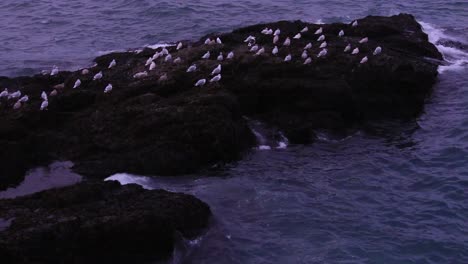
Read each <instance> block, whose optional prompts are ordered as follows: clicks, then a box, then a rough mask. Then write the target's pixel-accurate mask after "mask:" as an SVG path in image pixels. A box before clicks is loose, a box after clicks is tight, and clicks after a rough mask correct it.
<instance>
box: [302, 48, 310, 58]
mask: <svg viewBox="0 0 468 264" xmlns="http://www.w3.org/2000/svg"><path fill="white" fill-rule="evenodd" d="M307 57H309V55H308V54H307V50H304V51H303V52H302V55H301V58H303V59H307Z"/></svg>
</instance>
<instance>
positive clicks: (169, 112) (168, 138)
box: [0, 14, 442, 187]
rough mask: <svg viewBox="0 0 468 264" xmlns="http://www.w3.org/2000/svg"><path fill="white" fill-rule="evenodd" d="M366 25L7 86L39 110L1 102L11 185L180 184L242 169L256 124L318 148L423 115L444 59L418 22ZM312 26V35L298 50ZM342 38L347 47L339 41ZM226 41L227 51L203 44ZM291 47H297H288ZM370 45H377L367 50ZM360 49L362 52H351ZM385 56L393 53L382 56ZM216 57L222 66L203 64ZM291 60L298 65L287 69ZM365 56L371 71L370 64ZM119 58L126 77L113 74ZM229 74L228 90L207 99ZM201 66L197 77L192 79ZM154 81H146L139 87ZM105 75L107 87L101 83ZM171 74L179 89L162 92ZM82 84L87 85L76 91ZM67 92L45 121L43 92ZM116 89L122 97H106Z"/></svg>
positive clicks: (231, 36)
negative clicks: (123, 175) (44, 178)
mask: <svg viewBox="0 0 468 264" xmlns="http://www.w3.org/2000/svg"><path fill="white" fill-rule="evenodd" d="M358 23H359V26H357V27H351V25H347V24H339V23H337V24H330V25H313V24H307V23H304V22H301V21H296V22H286V21H281V22H277V23H272V24H263V25H255V26H251V27H246V28H242V29H237V30H235V31H233V32H232V33H227V34H212V35H209V36H206V37H204V38H202V39H201V40H200V41H198V42H195V43H191V42H184V48H183V49H181V50H179V51H177V50H176V49H175V47H170V48H168V49H169V51H170V53H171V54H172V57H173V58H174V59H175V58H177V57H180V58H181V59H182V62H181V63H179V64H175V63H172V62H164V59H163V58H159V59H157V60H156V65H157V66H156V69H155V70H153V71H148V67H145V62H146V60H147V59H148V57H151V56H152V55H153V54H154V52H155V51H154V50H152V49H144V50H143V51H142V52H141V53H138V54H137V53H135V52H127V53H114V54H108V55H105V56H101V57H99V58H97V59H96V63H97V66H96V67H94V68H91V69H90V74H88V75H82V74H81V71H77V72H61V73H59V74H58V76H52V77H51V76H42V75H38V76H33V77H20V78H14V79H8V78H1V79H0V87H8V88H10V91H11V90H13V91H14V90H16V89H20V90H21V91H23V93H26V94H28V95H29V97H30V102H28V103H26V104H25V105H23V107H22V108H21V109H20V110H13V109H12V106H13V104H14V101H9V102H6V101H4V100H3V99H2V101H1V105H0V148H1V149H2V152H1V153H0V175H1V176H2V177H1V180H0V186H3V187H4V186H6V185H7V184H9V183H13V182H17V181H18V180H19V179H20V178H21V177H22V175H24V171H25V170H26V169H28V168H30V167H31V166H33V165H38V164H42V163H45V162H49V161H51V160H57V159H65V160H72V161H73V162H75V164H76V167H75V171H77V172H80V173H82V174H84V175H87V176H97V177H104V176H108V175H110V174H112V173H115V172H122V171H126V172H133V173H140V174H163V175H176V174H182V173H189V172H194V171H196V170H199V169H201V168H204V167H207V166H209V165H211V164H214V163H217V162H229V161H232V160H236V159H239V158H240V157H241V156H242V153H243V152H244V151H246V150H248V149H249V148H250V147H252V146H253V145H254V143H255V140H254V136H253V135H252V133H251V131H250V130H249V128H248V126H247V124H246V121H245V119H244V118H242V116H244V115H245V116H249V117H252V118H255V119H259V120H262V121H265V122H267V123H269V124H271V125H272V126H275V127H278V128H279V129H281V130H282V131H283V132H284V133H285V135H286V136H287V137H288V138H289V139H290V141H291V142H292V143H309V142H312V141H313V139H314V132H313V131H314V129H317V128H324V129H331V130H336V131H342V130H344V129H346V128H349V127H355V126H359V125H360V124H362V123H363V122H367V121H370V120H375V119H384V118H413V117H415V116H417V115H418V114H420V113H421V111H422V110H423V106H424V100H425V98H426V97H427V96H428V95H429V94H430V91H431V87H432V84H433V83H434V82H435V80H436V77H437V61H438V60H441V59H442V56H441V54H440V53H439V52H438V51H437V49H436V48H435V47H434V46H433V45H432V44H431V43H429V42H428V37H427V35H426V34H425V33H424V32H422V30H421V26H420V25H419V24H418V23H417V22H416V21H415V19H414V17H412V16H411V15H404V14H402V15H398V16H393V17H366V18H364V19H360V20H358ZM305 26H308V27H309V31H308V32H307V33H304V34H302V38H301V39H300V40H295V39H292V37H293V36H294V35H295V34H296V33H298V32H299V31H300V30H301V29H302V28H304V27H305ZM265 27H268V28H272V29H273V30H275V29H276V28H280V29H281V35H280V40H279V42H278V47H279V54H278V55H277V56H273V55H271V50H272V49H273V43H272V39H273V36H272V35H263V34H261V33H260V31H261V30H262V29H263V28H265ZM319 27H323V34H324V35H325V37H326V41H327V43H328V47H327V49H328V54H327V55H326V56H325V57H323V58H317V54H318V53H319V51H320V49H319V45H320V42H317V38H318V37H319V35H314V32H315V31H316V30H317V29H318V28H319ZM340 30H344V32H345V36H344V37H341V38H339V37H338V32H339V31H340ZM248 35H253V36H255V37H256V43H257V44H258V45H260V46H261V47H264V48H265V53H264V54H262V55H260V56H254V55H253V53H251V52H249V51H248V47H247V45H246V44H245V43H244V39H245V38H246V37H247V36H248ZM218 36H219V37H220V38H221V39H222V40H223V44H222V45H204V44H203V43H204V41H205V39H206V38H207V37H213V38H215V37H218ZM286 36H289V37H290V38H291V46H289V47H283V46H282V43H283V41H284V39H285V38H286ZM363 37H368V38H369V41H368V42H367V43H364V44H359V43H358V42H359V40H360V39H362V38H363ZM308 42H311V43H312V44H313V47H312V49H311V50H309V55H310V56H311V58H312V63H311V64H310V65H303V61H304V60H303V59H301V58H300V56H301V53H302V52H303V47H304V46H305V45H306V44H307V43H308ZM348 43H349V44H351V45H352V48H353V49H354V48H355V47H359V49H360V53H359V54H357V55H351V54H350V53H344V52H343V50H344V48H345V46H346V45H347V44H348ZM377 46H381V47H382V49H383V51H382V53H381V54H380V55H378V56H373V55H372V52H373V51H374V49H375V48H376V47H377ZM206 51H210V52H211V58H210V59H209V60H202V59H201V57H202V55H203V54H205V52H206ZM230 51H234V53H235V57H234V59H233V60H224V61H223V62H218V61H217V60H216V57H217V55H218V54H219V52H223V53H224V56H226V55H227V53H228V52H230ZM287 54H291V55H292V61H291V62H284V61H283V60H284V57H285V56H286V55H287ZM364 56H368V58H369V60H368V62H367V63H365V64H360V63H359V62H360V61H361V59H362V58H363V57H364ZM113 59H115V60H116V61H117V66H116V67H114V68H112V69H107V67H108V65H109V63H110V61H112V60H113ZM219 63H220V64H222V68H223V69H222V72H221V74H222V79H221V81H220V82H219V83H207V84H206V85H205V86H203V87H201V88H199V87H197V88H195V87H194V84H195V82H196V81H197V80H199V79H201V78H207V79H209V78H211V76H209V74H210V73H211V71H212V70H213V69H214V68H215V67H216V66H217V65H218V64H219ZM192 64H196V65H197V67H198V69H197V71H196V72H193V73H187V72H186V69H187V68H188V67H189V66H190V65H192ZM144 70H146V71H148V76H147V77H146V78H142V79H135V78H133V75H134V74H135V73H137V72H141V71H144ZM99 71H102V72H103V75H104V77H103V78H102V79H101V80H99V81H92V78H93V75H94V74H96V73H97V72H99ZM164 74H166V75H167V77H168V79H167V80H166V81H158V80H159V78H160V76H162V75H164ZM78 78H79V79H81V81H82V84H81V86H80V87H79V88H77V89H72V87H73V84H74V83H75V81H76V80H77V79H78ZM60 83H65V88H64V89H60V90H59V94H58V95H57V96H56V97H51V98H50V99H49V107H48V110H47V111H39V110H38V109H39V106H40V104H41V101H40V93H41V91H42V90H45V91H48V92H50V91H51V90H52V89H53V88H52V87H53V86H54V85H57V84H60ZM108 83H112V85H113V87H114V89H113V91H112V92H111V93H109V94H104V93H103V90H104V88H105V87H106V85H107V84H108Z"/></svg>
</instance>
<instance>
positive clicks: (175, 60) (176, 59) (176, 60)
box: [173, 57, 182, 64]
mask: <svg viewBox="0 0 468 264" xmlns="http://www.w3.org/2000/svg"><path fill="white" fill-rule="evenodd" d="M181 61H182V59H181V58H180V57H177V58H175V59H174V61H173V62H174V63H176V64H177V63H180V62H181Z"/></svg>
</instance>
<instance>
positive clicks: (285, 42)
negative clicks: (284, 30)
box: [283, 37, 291, 46]
mask: <svg viewBox="0 0 468 264" xmlns="http://www.w3.org/2000/svg"><path fill="white" fill-rule="evenodd" d="M289 45H291V40H290V39H289V37H288V38H286V40H285V41H284V43H283V46H289Z"/></svg>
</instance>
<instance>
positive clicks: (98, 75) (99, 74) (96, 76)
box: [93, 71, 102, 80]
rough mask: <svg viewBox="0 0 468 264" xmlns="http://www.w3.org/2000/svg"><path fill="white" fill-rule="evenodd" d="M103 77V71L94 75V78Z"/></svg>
mask: <svg viewBox="0 0 468 264" xmlns="http://www.w3.org/2000/svg"><path fill="white" fill-rule="evenodd" d="M101 78H102V71H100V72H98V73H96V75H94V77H93V80H99V79H101Z"/></svg>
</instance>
